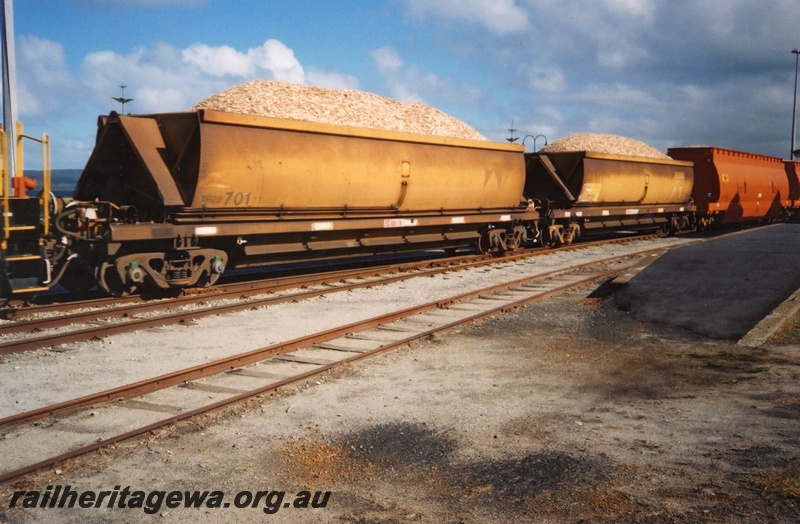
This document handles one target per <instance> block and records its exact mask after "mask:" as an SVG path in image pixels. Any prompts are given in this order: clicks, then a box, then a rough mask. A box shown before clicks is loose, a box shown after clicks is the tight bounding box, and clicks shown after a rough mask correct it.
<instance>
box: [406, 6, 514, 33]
mask: <svg viewBox="0 0 800 524" xmlns="http://www.w3.org/2000/svg"><path fill="white" fill-rule="evenodd" d="M404 3H405V4H406V6H407V7H408V10H409V12H410V13H411V14H412V15H413V16H415V17H417V18H425V17H426V16H429V15H430V16H433V17H436V18H440V19H445V20H450V19H452V20H459V21H467V22H470V23H472V24H475V25H478V26H483V27H484V28H486V29H488V30H489V31H491V32H492V33H495V34H498V35H507V34H512V33H519V32H523V31H526V30H528V29H529V24H528V13H527V12H526V11H525V10H524V9H523V8H521V7H520V6H518V5H517V3H516V0H491V1H487V0H434V1H431V0H404Z"/></svg>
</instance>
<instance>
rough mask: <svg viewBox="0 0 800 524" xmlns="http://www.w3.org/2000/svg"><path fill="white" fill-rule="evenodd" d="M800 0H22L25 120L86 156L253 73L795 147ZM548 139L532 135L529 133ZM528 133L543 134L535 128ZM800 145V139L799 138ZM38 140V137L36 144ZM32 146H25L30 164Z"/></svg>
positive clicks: (508, 122) (547, 131)
mask: <svg viewBox="0 0 800 524" xmlns="http://www.w3.org/2000/svg"><path fill="white" fill-rule="evenodd" d="M798 7H800V5H798V2H797V0H760V1H753V0H340V1H336V0H319V1H312V0H16V1H15V2H14V31H15V46H16V64H17V90H18V106H19V118H20V120H21V121H22V122H23V123H24V125H25V132H26V134H31V135H37V136H38V135H40V134H41V133H44V132H46V133H48V134H49V135H50V139H51V142H52V166H53V167H54V168H76V169H80V168H82V167H83V166H84V165H85V163H86V160H87V159H88V157H89V155H90V153H91V150H92V148H93V146H94V140H95V136H96V130H97V127H96V124H97V117H98V116H99V115H103V114H108V113H109V112H110V111H112V110H114V111H120V110H121V107H120V104H119V103H118V102H115V101H114V100H113V99H112V98H113V97H119V96H121V94H122V93H121V88H120V85H122V84H124V85H126V86H127V87H126V88H125V91H124V94H125V97H127V98H132V99H133V101H132V102H130V103H128V104H127V105H126V106H125V112H126V113H134V114H136V113H153V112H174V111H185V110H188V109H189V108H191V107H192V106H193V105H195V104H197V103H198V102H200V101H201V100H203V99H204V98H206V97H207V96H210V95H212V94H214V93H217V92H219V91H222V90H225V89H227V88H229V87H232V86H235V85H237V84H240V83H243V82H247V81H250V80H281V81H287V82H295V83H300V84H307V85H312V86H318V87H330V88H341V89H357V90H361V91H368V92H372V93H376V94H378V95H381V96H385V97H390V98H394V99H397V100H401V101H404V102H422V103H426V104H429V105H431V106H434V107H436V108H437V109H439V110H441V111H444V112H445V113H448V114H450V115H452V116H454V117H456V118H459V119H461V120H463V121H465V122H467V123H468V124H470V125H472V126H473V127H475V128H476V129H477V130H478V131H479V132H480V133H481V134H483V135H484V136H486V137H487V138H489V139H490V140H496V141H505V140H506V139H508V138H509V137H510V136H512V134H511V133H510V132H509V129H515V131H514V132H513V136H514V137H516V138H517V139H518V140H517V142H518V143H521V142H523V140H524V143H525V145H526V147H527V149H528V150H532V149H533V148H534V146H535V147H536V149H539V148H541V147H542V146H543V145H544V143H545V141H548V142H553V141H554V140H556V139H558V138H561V137H565V136H567V135H571V134H573V133H581V132H591V133H607V134H616V135H624V136H628V137H632V138H635V139H637V140H641V141H643V142H646V143H648V144H650V145H652V146H654V147H656V148H658V149H660V150H662V151H666V149H667V148H668V147H675V146H689V145H713V146H717V147H725V148H729V149H739V150H743V151H750V152H755V153H761V154H766V155H771V156H778V157H782V158H788V157H789V152H790V150H791V132H792V105H793V100H794V98H793V97H794V88H795V74H796V58H797V55H795V54H792V52H791V51H792V50H793V49H798V48H800V8H798ZM539 135H542V136H539ZM534 137H537V138H536V139H535V140H534ZM798 144H800V138H798ZM31 147H32V146H31ZM36 156H38V153H37V151H36V150H35V149H34V150H33V151H32V152H30V153H29V152H28V149H27V146H26V156H25V161H26V168H30V169H37V168H38V167H37V161H38V159H37V158H35V157H36Z"/></svg>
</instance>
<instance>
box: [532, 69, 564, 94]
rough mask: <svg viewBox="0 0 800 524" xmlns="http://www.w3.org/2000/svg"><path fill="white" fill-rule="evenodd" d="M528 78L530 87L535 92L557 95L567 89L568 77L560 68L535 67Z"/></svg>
mask: <svg viewBox="0 0 800 524" xmlns="http://www.w3.org/2000/svg"><path fill="white" fill-rule="evenodd" d="M528 76H529V78H530V81H529V86H530V87H531V88H532V89H534V90H535V91H544V92H548V93H557V92H559V91H562V90H564V89H565V88H566V87H567V83H566V76H565V75H564V71H562V70H561V69H560V68H559V67H555V66H551V67H543V66H534V67H533V68H532V69H531V71H530V72H529V73H528Z"/></svg>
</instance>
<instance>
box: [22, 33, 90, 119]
mask: <svg viewBox="0 0 800 524" xmlns="http://www.w3.org/2000/svg"><path fill="white" fill-rule="evenodd" d="M16 51H17V57H16V59H17V60H16V63H17V96H18V110H19V114H20V119H23V120H24V119H25V118H29V117H38V116H43V115H45V114H47V113H53V112H64V111H69V109H70V103H71V102H70V98H69V97H66V96H64V95H68V94H73V93H74V91H75V88H76V87H77V86H76V82H75V80H74V79H73V78H72V76H71V75H70V73H69V70H68V69H67V65H66V61H65V59H64V47H63V46H62V45H61V44H59V43H57V42H53V41H50V40H45V39H42V38H38V37H35V36H22V37H20V38H19V39H18V45H17V46H16Z"/></svg>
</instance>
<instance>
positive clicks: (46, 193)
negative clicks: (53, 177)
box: [42, 133, 51, 236]
mask: <svg viewBox="0 0 800 524" xmlns="http://www.w3.org/2000/svg"><path fill="white" fill-rule="evenodd" d="M50 185H51V181H50V135H48V134H47V133H43V134H42V216H43V218H44V232H43V233H44V235H45V236H47V235H49V234H50Z"/></svg>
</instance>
